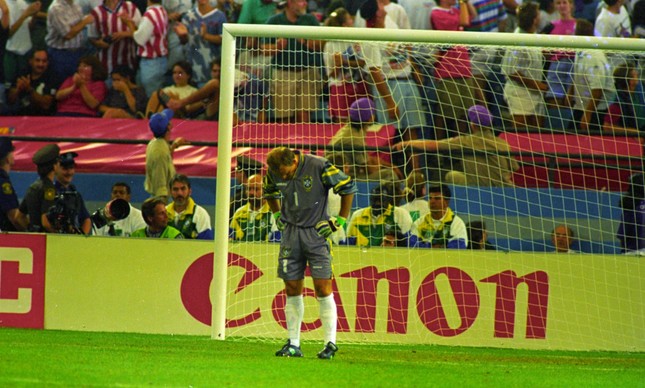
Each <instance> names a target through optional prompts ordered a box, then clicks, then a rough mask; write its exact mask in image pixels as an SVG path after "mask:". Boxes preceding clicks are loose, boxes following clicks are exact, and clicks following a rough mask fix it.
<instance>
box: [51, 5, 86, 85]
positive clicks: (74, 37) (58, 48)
mask: <svg viewBox="0 0 645 388" xmlns="http://www.w3.org/2000/svg"><path fill="white" fill-rule="evenodd" d="M92 23H94V18H93V17H92V15H85V16H84V15H83V12H82V10H81V7H80V5H78V4H77V3H75V2H74V0H54V1H53V2H52V4H51V6H50V7H49V8H48V9H47V36H46V37H45V42H46V44H47V53H48V54H49V64H50V67H51V69H52V71H53V76H54V82H55V84H56V85H60V84H61V82H63V81H64V80H65V79H67V78H68V77H71V76H72V75H73V74H74V72H75V71H76V70H77V68H78V65H79V62H80V60H81V57H83V55H84V51H85V49H84V48H85V38H84V36H83V30H84V29H85V27H86V26H87V25H89V24H92Z"/></svg>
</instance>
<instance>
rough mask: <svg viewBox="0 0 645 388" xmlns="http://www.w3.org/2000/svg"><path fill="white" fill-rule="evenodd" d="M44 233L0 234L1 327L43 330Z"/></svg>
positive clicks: (45, 239)
mask: <svg viewBox="0 0 645 388" xmlns="http://www.w3.org/2000/svg"><path fill="white" fill-rule="evenodd" d="M46 241H47V238H46V236H45V235H44V234H0V327H25V328H33V329H43V328H44V324H45V252H46V248H45V247H46Z"/></svg>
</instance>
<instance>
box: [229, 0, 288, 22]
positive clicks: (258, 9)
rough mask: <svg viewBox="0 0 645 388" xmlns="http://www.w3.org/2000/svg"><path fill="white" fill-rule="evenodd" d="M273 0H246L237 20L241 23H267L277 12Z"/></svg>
mask: <svg viewBox="0 0 645 388" xmlns="http://www.w3.org/2000/svg"><path fill="white" fill-rule="evenodd" d="M277 4H278V3H277V2H275V1H273V0H244V2H243V3H242V11H241V12H240V17H239V18H238V19H237V22H238V23H240V24H265V23H266V22H267V20H269V18H270V17H271V16H273V15H274V14H275V13H276V5H277Z"/></svg>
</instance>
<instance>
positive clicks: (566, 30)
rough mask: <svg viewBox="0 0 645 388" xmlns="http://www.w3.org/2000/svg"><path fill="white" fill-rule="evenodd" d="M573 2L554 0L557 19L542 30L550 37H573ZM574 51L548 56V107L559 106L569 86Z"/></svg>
mask: <svg viewBox="0 0 645 388" xmlns="http://www.w3.org/2000/svg"><path fill="white" fill-rule="evenodd" d="M573 1H574V0H555V8H556V10H557V11H558V15H559V19H556V20H553V21H552V22H551V23H549V25H548V26H547V27H546V28H545V29H544V31H543V32H547V33H549V34H551V35H574V34H575V32H576V19H575V18H574V17H573V7H574V3H573ZM574 58H575V52H574V51H555V52H553V53H552V55H550V56H548V62H547V67H548V70H547V73H546V82H547V85H548V87H549V89H548V91H547V92H546V95H545V102H546V104H547V106H548V107H554V106H561V105H563V102H564V97H565V96H566V95H567V90H569V87H570V86H571V82H572V81H573V80H572V73H573V60H574Z"/></svg>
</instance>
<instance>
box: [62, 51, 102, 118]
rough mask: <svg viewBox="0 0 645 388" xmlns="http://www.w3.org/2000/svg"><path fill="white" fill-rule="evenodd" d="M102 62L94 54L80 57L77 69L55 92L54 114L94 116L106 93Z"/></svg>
mask: <svg viewBox="0 0 645 388" xmlns="http://www.w3.org/2000/svg"><path fill="white" fill-rule="evenodd" d="M106 78H107V73H106V72H105V68H104V67H103V64H102V63H101V62H100V61H99V60H98V58H96V57H94V56H86V57H83V58H81V61H80V63H79V64H78V71H77V72H76V73H74V75H72V76H70V77H68V78H67V79H66V80H65V82H63V84H62V85H61V86H60V88H59V89H58V91H57V92H56V101H58V106H57V108H56V116H74V117H96V116H97V115H98V108H99V106H100V105H101V102H103V99H105V96H106V95H107V86H105V82H104V81H105V79H106Z"/></svg>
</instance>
